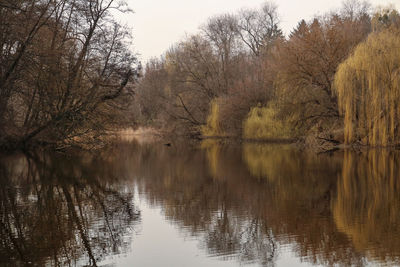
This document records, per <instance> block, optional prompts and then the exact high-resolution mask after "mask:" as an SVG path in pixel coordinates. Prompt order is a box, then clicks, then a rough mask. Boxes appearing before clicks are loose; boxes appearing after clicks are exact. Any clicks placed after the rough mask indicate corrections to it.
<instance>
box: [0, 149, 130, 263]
mask: <svg viewBox="0 0 400 267" xmlns="http://www.w3.org/2000/svg"><path fill="white" fill-rule="evenodd" d="M104 163H105V162H103V160H100V159H95V158H93V157H91V156H89V155H85V156H84V157H83V156H82V157H69V158H67V157H63V156H60V155H30V156H27V157H24V156H15V157H14V158H3V159H2V160H1V163H0V172H1V173H0V203H1V204H0V214H1V217H0V239H1V240H2V242H1V243H0V264H1V263H11V262H13V263H14V264H15V265H26V264H28V263H29V262H31V263H33V264H35V265H44V264H50V265H57V266H59V265H75V264H78V265H81V264H85V263H86V264H89V265H91V266H96V263H97V262H98V261H100V260H102V259H104V258H105V257H106V256H107V255H110V254H117V253H121V252H123V251H124V250H126V249H127V247H128V244H129V240H128V239H129V238H128V230H129V226H130V225H131V224H132V222H133V221H134V220H135V219H136V218H137V215H136V213H135V211H134V210H133V206H132V194H131V193H129V192H127V190H125V191H122V190H118V189H116V188H115V186H114V185H113V182H112V181H110V179H108V178H109V177H110V176H109V175H110V174H111V173H112V171H111V170H107V166H108V165H107V164H104ZM110 178H112V177H110Z"/></svg>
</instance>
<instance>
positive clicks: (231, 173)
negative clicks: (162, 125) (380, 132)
mask: <svg viewBox="0 0 400 267" xmlns="http://www.w3.org/2000/svg"><path fill="white" fill-rule="evenodd" d="M399 174H400V161H399V152H393V151H386V150H370V151H364V152H351V151H340V152H335V153H331V154H320V155H318V154H315V153H313V152H307V151H300V150H298V149H297V148H295V147H292V146H290V145H265V144H219V143H217V142H216V141H213V140H208V141H206V142H204V143H202V144H201V145H198V146H193V145H189V144H184V143H180V144H173V145H172V146H171V147H167V146H164V145H162V144H160V143H151V144H138V143H136V142H129V143H128V142H126V143H121V144H117V145H114V146H112V147H110V148H107V149H104V150H102V151H100V152H99V153H87V152H80V153H73V154H70V155H60V154H51V153H44V152H41V153H36V154H35V153H31V154H29V155H27V154H16V155H12V156H2V157H1V158H0V240H1V242H0V266H3V265H4V266H26V265H31V266H46V265H47V266H84V265H89V266H315V265H324V266H325V265H338V266H349V265H354V266H375V265H389V266H390V265H399V264H400V225H399V222H400V194H399V193H400V180H399V179H400V176H399Z"/></svg>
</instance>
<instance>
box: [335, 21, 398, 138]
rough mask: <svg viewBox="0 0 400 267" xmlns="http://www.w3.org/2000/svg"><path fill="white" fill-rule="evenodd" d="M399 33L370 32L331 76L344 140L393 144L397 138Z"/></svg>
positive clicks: (388, 31) (387, 31) (385, 31)
mask: <svg viewBox="0 0 400 267" xmlns="http://www.w3.org/2000/svg"><path fill="white" fill-rule="evenodd" d="M399 47H400V34H399V33H398V32H396V31H393V30H392V31H391V30H389V29H388V30H384V31H382V32H379V33H373V34H371V35H370V36H369V37H368V39H367V40H366V41H365V42H363V43H361V44H360V45H359V46H358V47H357V48H356V49H355V51H354V54H353V55H352V56H350V57H349V58H348V59H347V60H346V61H345V62H343V63H342V64H341V65H340V66H339V68H338V72H337V74H336V77H335V87H336V91H337V95H338V102H339V109H340V112H341V113H342V114H343V115H344V125H345V142H346V143H353V142H357V141H359V142H361V143H362V144H365V145H383V146H387V145H395V144H399V141H400V129H399V119H400V98H399V96H400V49H399Z"/></svg>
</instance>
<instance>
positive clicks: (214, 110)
mask: <svg viewBox="0 0 400 267" xmlns="http://www.w3.org/2000/svg"><path fill="white" fill-rule="evenodd" d="M202 134H203V135H204V136H208V137H212V136H223V135H224V133H223V131H222V130H221V126H220V122H219V106H218V103H217V100H216V99H214V100H213V101H211V109H210V114H209V115H208V118H207V124H206V125H205V126H204V127H202Z"/></svg>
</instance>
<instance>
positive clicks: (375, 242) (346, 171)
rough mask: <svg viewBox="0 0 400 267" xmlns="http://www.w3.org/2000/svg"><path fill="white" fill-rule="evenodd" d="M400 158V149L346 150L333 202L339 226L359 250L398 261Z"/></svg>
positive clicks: (399, 248)
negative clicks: (394, 150)
mask: <svg viewBox="0 0 400 267" xmlns="http://www.w3.org/2000/svg"><path fill="white" fill-rule="evenodd" d="M399 162H400V154H399V152H388V151H385V150H371V151H368V152H365V153H361V154H354V153H351V152H346V153H345V156H344V163H343V173H342V175H341V176H340V178H339V182H338V189H337V191H338V193H337V197H336V199H335V200H334V201H333V203H332V210H333V215H334V218H335V222H336V224H337V227H338V228H339V230H340V231H343V232H344V233H346V234H347V235H348V236H349V237H350V238H351V240H352V242H353V244H354V246H355V248H356V249H357V250H358V251H365V252H366V255H367V256H368V257H369V258H370V259H373V260H379V261H391V262H395V263H396V264H399V263H400V259H399V251H400V239H399V238H398V236H399V234H400V226H399V222H400V210H399V206H400V180H399V178H400V167H399ZM396 237H397V238H396Z"/></svg>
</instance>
